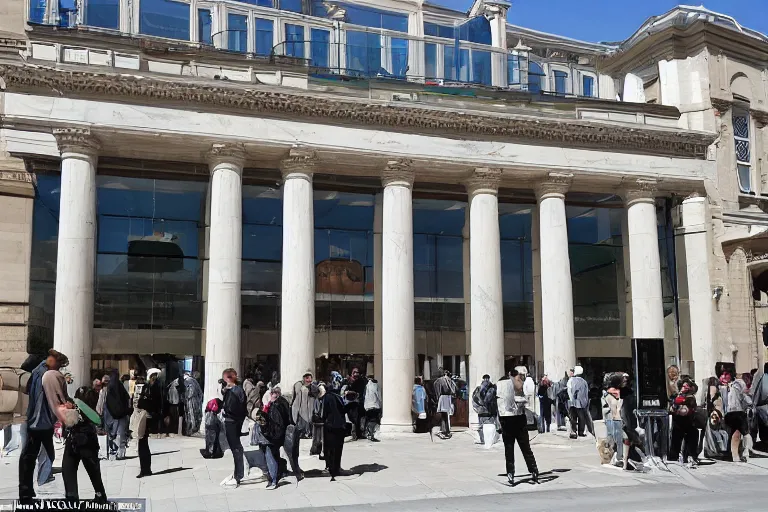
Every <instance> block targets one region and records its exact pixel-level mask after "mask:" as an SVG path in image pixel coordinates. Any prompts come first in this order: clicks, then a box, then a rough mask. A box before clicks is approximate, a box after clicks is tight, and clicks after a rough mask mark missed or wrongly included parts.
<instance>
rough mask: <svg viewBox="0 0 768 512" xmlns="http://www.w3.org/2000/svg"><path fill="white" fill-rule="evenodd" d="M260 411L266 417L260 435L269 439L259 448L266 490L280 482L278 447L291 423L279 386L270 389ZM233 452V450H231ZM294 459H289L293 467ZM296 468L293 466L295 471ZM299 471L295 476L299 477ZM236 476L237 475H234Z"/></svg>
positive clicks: (286, 401) (288, 408)
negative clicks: (262, 456)
mask: <svg viewBox="0 0 768 512" xmlns="http://www.w3.org/2000/svg"><path fill="white" fill-rule="evenodd" d="M225 411H226V409H225ZM262 412H263V413H264V417H265V419H266V423H265V425H264V426H263V427H262V428H261V432H262V435H263V436H264V438H265V439H266V440H267V441H269V444H260V445H259V450H261V451H262V452H263V453H264V456H265V458H266V460H267V469H268V473H269V477H268V482H267V490H270V491H271V490H274V489H277V486H278V484H279V482H280V477H281V476H282V475H281V474H280V447H281V446H283V445H284V444H285V439H286V432H287V430H288V426H289V425H291V408H290V406H289V405H288V400H286V399H285V397H283V396H282V390H281V389H280V386H275V387H273V388H272V390H271V391H270V398H269V401H268V402H267V403H265V404H264V406H263V409H262ZM286 452H287V455H288V456H289V458H291V455H292V454H291V453H290V451H289V450H286ZM232 453H233V454H234V453H235V452H234V451H233V452H232ZM294 462H295V461H293V460H292V461H291V466H292V467H293V464H294ZM296 470H297V468H294V472H296ZM300 476H301V475H300V471H299V472H298V473H297V475H296V477H297V478H300ZM235 478H237V477H235Z"/></svg>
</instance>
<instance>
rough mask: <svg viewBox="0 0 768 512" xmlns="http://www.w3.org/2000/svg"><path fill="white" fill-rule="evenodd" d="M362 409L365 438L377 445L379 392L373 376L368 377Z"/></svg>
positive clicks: (379, 417) (379, 419) (377, 383)
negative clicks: (363, 411) (363, 412)
mask: <svg viewBox="0 0 768 512" xmlns="http://www.w3.org/2000/svg"><path fill="white" fill-rule="evenodd" d="M363 408H364V409H365V429H364V432H365V437H366V438H368V440H369V441H371V442H373V443H378V442H379V440H378V439H376V430H377V429H378V427H379V423H380V422H381V392H380V391H379V382H378V381H377V380H376V379H375V378H374V377H373V375H369V376H368V384H366V385H365V397H364V400H363Z"/></svg>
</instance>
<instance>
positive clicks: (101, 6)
mask: <svg viewBox="0 0 768 512" xmlns="http://www.w3.org/2000/svg"><path fill="white" fill-rule="evenodd" d="M85 24H86V25H90V26H92V27H102V28H112V29H115V30H116V29H119V28H120V0H88V2H86V4H85Z"/></svg>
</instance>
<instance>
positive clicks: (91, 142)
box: [53, 128, 101, 156]
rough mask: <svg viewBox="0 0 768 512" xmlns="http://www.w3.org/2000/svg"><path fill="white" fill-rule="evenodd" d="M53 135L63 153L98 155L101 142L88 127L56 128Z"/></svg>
mask: <svg viewBox="0 0 768 512" xmlns="http://www.w3.org/2000/svg"><path fill="white" fill-rule="evenodd" d="M53 136H54V137H55V138H56V143H57V144H58V145H59V152H61V153H82V154H85V155H89V156H96V155H97V154H98V152H99V149H101V143H100V142H99V139H97V138H96V137H95V136H94V135H92V134H91V130H89V129H88V128H54V130H53Z"/></svg>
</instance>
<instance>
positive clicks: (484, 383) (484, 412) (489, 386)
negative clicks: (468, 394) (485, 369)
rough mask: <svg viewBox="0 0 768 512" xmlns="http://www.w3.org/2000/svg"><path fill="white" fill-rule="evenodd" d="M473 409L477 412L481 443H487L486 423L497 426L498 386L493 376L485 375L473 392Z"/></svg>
mask: <svg viewBox="0 0 768 512" xmlns="http://www.w3.org/2000/svg"><path fill="white" fill-rule="evenodd" d="M472 409H474V411H475V413H477V422H478V425H479V427H480V428H479V435H480V444H484V443H485V432H484V426H485V425H494V428H495V426H496V417H497V415H498V410H497V406H496V386H495V385H494V384H493V383H492V382H491V376H490V375H488V374H487V373H486V374H485V375H483V380H481V381H480V384H478V386H477V387H476V388H475V390H474V391H473V392H472Z"/></svg>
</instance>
